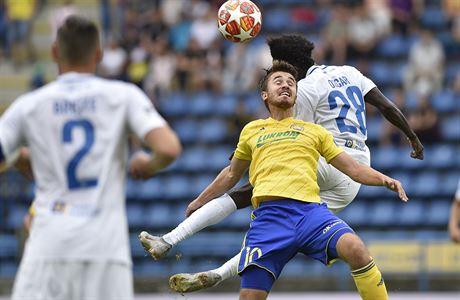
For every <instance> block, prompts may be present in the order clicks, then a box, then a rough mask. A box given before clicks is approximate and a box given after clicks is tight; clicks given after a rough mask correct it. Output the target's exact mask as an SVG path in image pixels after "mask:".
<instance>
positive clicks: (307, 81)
mask: <svg viewBox="0 0 460 300" xmlns="http://www.w3.org/2000/svg"><path fill="white" fill-rule="evenodd" d="M268 45H269V47H270V52H271V55H272V57H273V59H277V60H283V61H287V62H288V63H290V64H292V65H293V66H294V67H296V69H297V71H298V78H297V79H298V80H299V83H298V95H297V103H296V106H295V118H296V119H300V120H304V121H307V122H312V123H316V124H319V125H321V126H323V127H324V128H326V129H327V130H328V131H329V132H331V133H332V135H333V137H334V140H335V142H336V144H337V145H339V146H340V147H341V148H343V149H344V150H345V151H346V152H347V153H348V154H349V155H350V156H352V157H353V158H354V159H356V160H357V161H359V162H360V163H362V164H365V165H370V154H369V149H368V147H367V146H366V139H367V129H366V115H365V102H367V103H370V104H372V105H374V106H375V107H377V108H378V109H379V111H380V112H381V113H382V114H383V115H384V116H385V118H387V120H389V121H390V122H391V123H392V124H393V125H395V126H396V127H398V128H399V129H400V130H401V131H402V132H404V134H405V135H406V136H407V138H408V140H409V142H410V144H411V146H412V149H413V151H412V152H411V156H412V157H413V158H416V159H423V146H422V145H421V143H420V141H419V139H418V138H417V136H416V135H415V133H414V131H413V130H412V129H411V128H410V127H409V125H408V123H407V120H406V118H405V117H404V115H403V114H402V113H401V111H400V110H399V109H398V108H397V107H396V106H395V105H394V104H393V103H392V102H391V101H390V100H389V99H388V98H386V97H385V96H384V95H383V94H382V93H381V92H380V90H379V89H378V88H377V87H376V86H375V84H374V83H373V82H372V81H371V80H370V79H368V78H367V77H365V76H363V75H362V74H361V73H360V72H359V71H358V70H356V69H355V68H353V67H351V66H340V67H339V66H324V65H323V66H318V65H315V62H314V60H313V59H312V58H311V53H312V51H313V48H314V45H313V43H311V42H310V41H308V40H306V39H305V38H304V37H302V36H299V35H282V36H280V37H276V38H271V39H269V41H268ZM317 177H318V185H319V187H320V197H321V201H322V202H324V203H326V204H327V206H328V208H329V209H330V210H331V211H333V212H338V211H340V210H342V209H344V208H345V207H346V206H347V205H348V204H350V203H351V201H353V199H354V198H355V197H356V195H357V194H358V191H359V188H360V184H359V183H357V182H354V181H353V180H352V179H350V178H349V177H348V176H346V175H344V174H343V173H341V172H340V171H339V170H337V169H336V168H334V167H333V166H331V165H329V164H328V163H327V162H326V161H325V160H324V159H322V158H320V160H319V163H318V172H317ZM251 196H252V187H251V186H250V185H249V184H248V185H246V186H243V187H242V188H240V189H237V190H235V191H233V192H230V193H229V194H224V195H223V196H221V197H219V198H217V199H214V200H213V201H210V202H209V203H207V204H206V205H204V204H205V202H204V201H202V199H201V198H198V199H197V200H195V201H193V202H192V203H191V204H190V205H189V207H188V209H187V216H189V217H188V218H187V219H185V220H184V221H183V222H182V223H181V224H179V226H177V227H176V228H175V229H174V230H172V231H171V232H169V233H167V234H165V235H163V236H162V237H155V236H151V235H149V234H148V233H146V232H142V233H141V236H140V239H141V242H142V243H143V245H144V248H145V249H146V250H147V251H149V252H150V253H151V255H152V256H153V257H154V258H155V259H159V258H161V257H162V256H164V255H165V254H166V253H167V251H169V249H170V248H171V247H172V246H174V245H176V244H178V243H179V242H180V241H182V240H184V239H186V238H187V237H189V236H191V235H193V234H194V233H196V232H198V231H200V230H201V229H203V228H205V227H206V226H210V225H213V224H216V223H218V222H219V221H221V220H222V219H224V218H225V217H227V216H228V215H230V214H231V213H233V212H234V211H235V210H236V209H237V208H238V209H239V208H243V207H247V206H248V205H250V199H251ZM202 205H204V206H202ZM201 206H202V207H201ZM199 207H201V208H200V209H198V210H197V208H199ZM194 211H195V212H194ZM192 212H194V213H193V214H192V215H190V214H191V213H192ZM238 261H239V254H238V255H236V256H235V257H233V258H232V259H231V260H229V261H228V262H226V263H225V264H224V265H222V266H221V267H219V268H217V269H215V270H211V271H209V272H201V273H197V274H181V275H180V276H181V278H182V280H183V282H184V283H185V282H187V281H188V287H187V289H185V290H181V292H189V291H194V290H197V289H202V288H205V287H210V286H213V285H215V284H217V283H219V282H221V281H222V280H225V279H227V278H230V277H232V276H235V275H236V266H237V263H238Z"/></svg>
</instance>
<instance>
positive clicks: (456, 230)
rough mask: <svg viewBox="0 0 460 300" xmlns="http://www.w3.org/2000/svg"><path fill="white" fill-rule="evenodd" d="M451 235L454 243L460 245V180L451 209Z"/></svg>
mask: <svg viewBox="0 0 460 300" xmlns="http://www.w3.org/2000/svg"><path fill="white" fill-rule="evenodd" d="M449 235H450V238H451V239H452V241H454V242H455V243H460V180H459V181H458V187H457V192H455V196H454V200H453V201H452V207H451V209H450V219H449Z"/></svg>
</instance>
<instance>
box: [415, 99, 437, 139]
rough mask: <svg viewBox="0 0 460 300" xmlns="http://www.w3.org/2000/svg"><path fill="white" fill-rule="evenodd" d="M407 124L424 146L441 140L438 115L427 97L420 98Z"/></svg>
mask: <svg viewBox="0 0 460 300" xmlns="http://www.w3.org/2000/svg"><path fill="white" fill-rule="evenodd" d="M409 124H410V125H411V127H412V128H413V129H414V132H415V134H417V136H418V137H419V139H420V142H422V143H423V144H424V145H425V144H428V145H432V144H435V143H439V142H440V141H441V140H442V135H441V128H440V124H439V117H438V113H437V112H436V111H435V110H434V109H433V108H432V107H431V105H430V101H429V98H428V97H423V98H421V102H420V104H419V107H418V108H417V110H416V111H415V112H414V113H412V114H411V115H410V116H409Z"/></svg>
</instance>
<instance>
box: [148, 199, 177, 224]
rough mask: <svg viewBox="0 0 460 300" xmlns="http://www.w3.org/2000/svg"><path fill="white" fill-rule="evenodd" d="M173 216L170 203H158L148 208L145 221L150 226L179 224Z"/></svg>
mask: <svg viewBox="0 0 460 300" xmlns="http://www.w3.org/2000/svg"><path fill="white" fill-rule="evenodd" d="M171 216H172V209H171V206H170V205H169V204H162V203H156V204H152V205H150V206H149V207H148V208H147V209H146V212H145V215H144V219H143V223H144V224H145V225H146V226H148V228H162V227H172V226H175V225H177V224H176V219H175V218H172V217H171Z"/></svg>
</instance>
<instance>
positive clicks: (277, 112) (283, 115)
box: [270, 107, 294, 121]
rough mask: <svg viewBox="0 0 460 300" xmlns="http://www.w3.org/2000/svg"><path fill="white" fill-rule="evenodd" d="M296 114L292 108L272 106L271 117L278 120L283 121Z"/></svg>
mask: <svg viewBox="0 0 460 300" xmlns="http://www.w3.org/2000/svg"><path fill="white" fill-rule="evenodd" d="M292 116H294V111H293V109H292V107H291V108H287V109H283V108H278V107H270V117H271V118H272V119H275V120H277V121H281V120H284V119H287V118H291V117H292Z"/></svg>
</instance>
